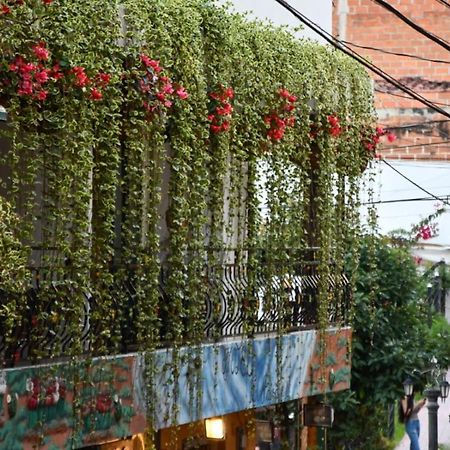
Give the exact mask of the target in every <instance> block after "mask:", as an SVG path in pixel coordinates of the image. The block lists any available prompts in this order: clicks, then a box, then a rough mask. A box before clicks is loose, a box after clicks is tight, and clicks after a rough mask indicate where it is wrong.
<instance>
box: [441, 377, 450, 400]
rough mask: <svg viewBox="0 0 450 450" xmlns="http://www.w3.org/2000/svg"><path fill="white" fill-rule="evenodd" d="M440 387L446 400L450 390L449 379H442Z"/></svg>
mask: <svg viewBox="0 0 450 450" xmlns="http://www.w3.org/2000/svg"><path fill="white" fill-rule="evenodd" d="M439 388H440V390H441V398H442V400H444V401H445V399H446V398H447V397H448V394H449V391H450V383H449V382H448V381H447V380H444V381H441V382H440V384H439Z"/></svg>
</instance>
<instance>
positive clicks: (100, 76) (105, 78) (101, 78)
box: [97, 72, 111, 87]
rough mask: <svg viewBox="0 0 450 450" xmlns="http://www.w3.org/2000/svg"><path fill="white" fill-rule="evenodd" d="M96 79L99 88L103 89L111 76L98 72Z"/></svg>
mask: <svg viewBox="0 0 450 450" xmlns="http://www.w3.org/2000/svg"><path fill="white" fill-rule="evenodd" d="M97 78H98V80H99V82H100V84H101V86H103V87H105V86H106V85H107V84H109V82H110V81H111V75H110V74H109V73H104V72H99V73H98V74H97Z"/></svg>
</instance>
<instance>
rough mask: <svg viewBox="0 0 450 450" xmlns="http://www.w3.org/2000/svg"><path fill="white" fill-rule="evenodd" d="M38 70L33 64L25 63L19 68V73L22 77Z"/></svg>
mask: <svg viewBox="0 0 450 450" xmlns="http://www.w3.org/2000/svg"><path fill="white" fill-rule="evenodd" d="M35 70H36V66H35V65H34V64H33V63H24V64H22V65H21V66H19V72H20V73H21V74H22V75H26V74H29V73H30V72H33V71H35Z"/></svg>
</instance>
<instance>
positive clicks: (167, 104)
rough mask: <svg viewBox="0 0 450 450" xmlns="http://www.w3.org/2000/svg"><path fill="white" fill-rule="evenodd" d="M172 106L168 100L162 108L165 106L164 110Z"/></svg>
mask: <svg viewBox="0 0 450 450" xmlns="http://www.w3.org/2000/svg"><path fill="white" fill-rule="evenodd" d="M172 105H173V102H171V101H170V100H166V101H165V102H164V106H165V107H166V108H171V107H172Z"/></svg>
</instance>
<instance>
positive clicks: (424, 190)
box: [382, 159, 450, 206]
mask: <svg viewBox="0 0 450 450" xmlns="http://www.w3.org/2000/svg"><path fill="white" fill-rule="evenodd" d="M382 161H383V162H384V163H385V164H386V165H387V166H388V167H390V168H391V169H392V170H393V171H394V172H397V173H398V174H399V175H400V176H401V177H403V178H404V179H405V180H406V181H409V182H410V183H411V184H413V185H414V186H416V188H418V189H420V190H421V191H423V192H425V194H428V195H429V196H431V197H433V198H434V199H436V200H439V201H440V202H442V203H444V204H446V205H448V206H450V203H449V201H448V199H447V200H442V199H441V198H439V197H438V196H437V195H434V194H433V193H431V192H430V191H428V190H426V189H425V188H423V187H422V186H420V185H418V184H417V183H416V182H415V181H413V180H411V178H409V177H407V176H406V175H404V174H403V173H401V172H400V171H399V170H397V169H396V168H395V167H394V166H393V165H392V164H390V163H388V162H387V161H386V160H385V159H382Z"/></svg>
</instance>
